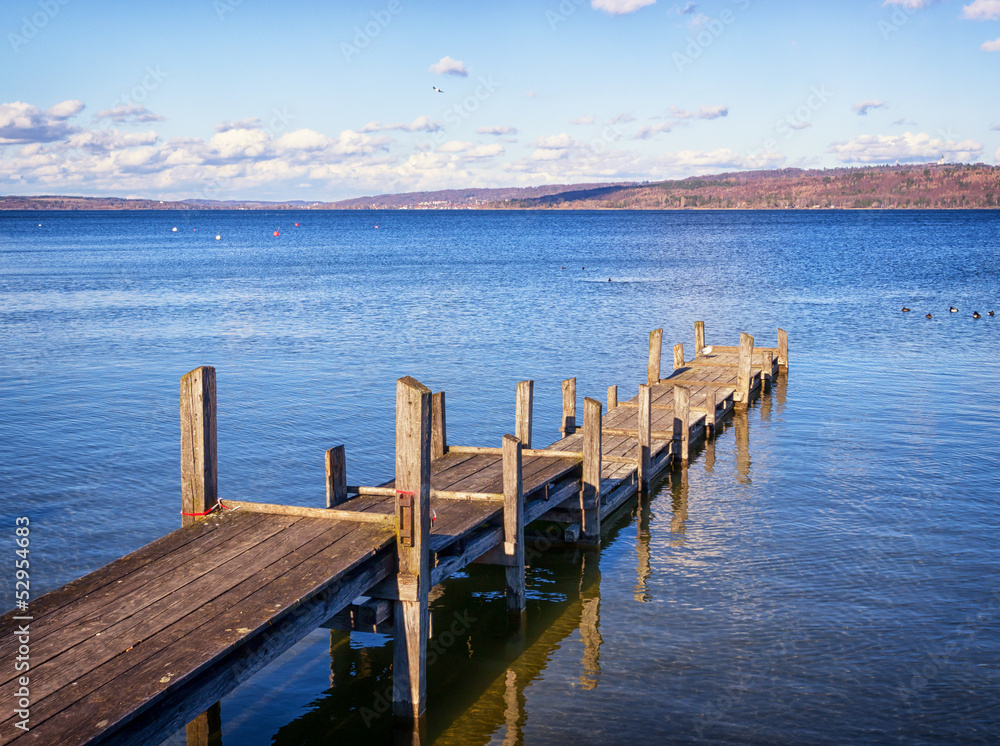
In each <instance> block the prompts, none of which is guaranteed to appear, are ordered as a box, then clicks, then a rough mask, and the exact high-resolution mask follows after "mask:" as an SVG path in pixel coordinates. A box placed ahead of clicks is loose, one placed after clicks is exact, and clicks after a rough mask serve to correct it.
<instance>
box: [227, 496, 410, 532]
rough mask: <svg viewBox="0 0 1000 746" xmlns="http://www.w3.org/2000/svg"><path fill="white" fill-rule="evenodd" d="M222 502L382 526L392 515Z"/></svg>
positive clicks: (236, 506) (256, 509)
mask: <svg viewBox="0 0 1000 746" xmlns="http://www.w3.org/2000/svg"><path fill="white" fill-rule="evenodd" d="M222 504H223V505H225V506H226V507H227V508H229V509H231V510H236V509H240V510H246V511H248V512H251V513H267V514H269V515H290V516H300V517H302V518H322V519H323V520H330V521H358V522H360V523H378V524H381V525H384V526H391V525H392V516H386V515H384V514H381V513H366V512H363V511H360V510H346V509H344V508H341V507H336V506H335V507H332V508H305V507H301V506H299V505H277V504H275V503H255V502H250V501H248V500H230V499H229V498H225V499H223V500H222Z"/></svg>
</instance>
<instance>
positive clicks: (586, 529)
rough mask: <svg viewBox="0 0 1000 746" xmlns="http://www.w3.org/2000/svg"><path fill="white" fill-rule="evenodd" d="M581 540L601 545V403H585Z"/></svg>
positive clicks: (588, 400)
mask: <svg viewBox="0 0 1000 746" xmlns="http://www.w3.org/2000/svg"><path fill="white" fill-rule="evenodd" d="M580 512H581V514H582V518H583V522H582V531H581V534H582V536H581V539H582V540H583V541H585V542H587V543H593V544H600V542H601V403H600V402H599V401H597V399H590V398H587V399H584V400H583V484H582V489H581V490H580Z"/></svg>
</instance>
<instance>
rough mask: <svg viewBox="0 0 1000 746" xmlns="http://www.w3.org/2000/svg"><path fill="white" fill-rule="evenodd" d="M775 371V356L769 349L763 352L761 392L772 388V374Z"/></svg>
mask: <svg viewBox="0 0 1000 746" xmlns="http://www.w3.org/2000/svg"><path fill="white" fill-rule="evenodd" d="M773 372H774V356H773V354H772V353H771V352H770V351H768V352H765V353H764V354H763V360H762V364H761V366H760V393H761V394H763V393H764V392H765V391H770V390H771V374H772V373H773Z"/></svg>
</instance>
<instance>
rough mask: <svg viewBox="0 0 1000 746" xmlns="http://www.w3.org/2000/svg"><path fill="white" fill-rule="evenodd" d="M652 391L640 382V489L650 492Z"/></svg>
mask: <svg viewBox="0 0 1000 746" xmlns="http://www.w3.org/2000/svg"><path fill="white" fill-rule="evenodd" d="M651 395H652V391H651V389H650V388H649V386H645V385H643V384H639V491H640V492H644V493H645V492H649V481H650V471H651V446H652V441H653V438H652V432H653V404H652V396H651Z"/></svg>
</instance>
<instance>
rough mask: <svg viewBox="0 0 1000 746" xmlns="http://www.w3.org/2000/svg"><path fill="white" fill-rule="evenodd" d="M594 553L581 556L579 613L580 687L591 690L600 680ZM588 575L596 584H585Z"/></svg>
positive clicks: (598, 597)
mask: <svg viewBox="0 0 1000 746" xmlns="http://www.w3.org/2000/svg"><path fill="white" fill-rule="evenodd" d="M599 558H600V555H598V554H597V553H596V552H587V553H585V554H584V555H583V574H582V577H581V578H580V598H581V601H582V603H583V609H582V610H581V611H580V637H582V638H583V673H581V674H580V685H581V686H582V687H583V688H584V689H593V688H594V687H595V686H597V684H598V682H599V681H600V678H601V643H602V642H604V640H603V639H601V632H600V629H599V627H600V624H601V583H600V572H601V571H600V568H599V567H598V560H599ZM588 575H597V576H598V579H597V580H596V582H587V576H588Z"/></svg>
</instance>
